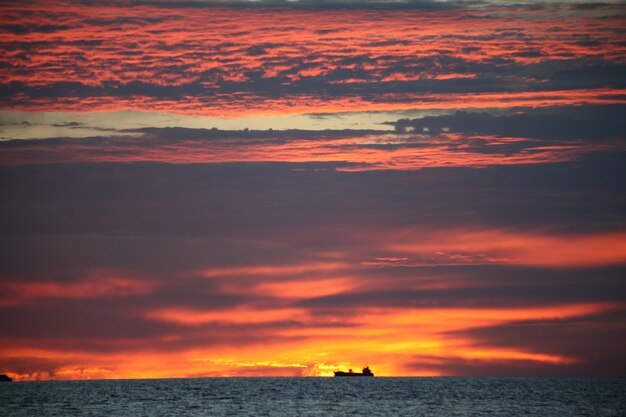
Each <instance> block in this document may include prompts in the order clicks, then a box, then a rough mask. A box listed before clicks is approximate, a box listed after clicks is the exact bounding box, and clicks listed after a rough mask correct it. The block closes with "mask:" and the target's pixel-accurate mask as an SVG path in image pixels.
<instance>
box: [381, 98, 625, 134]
mask: <svg viewBox="0 0 626 417" xmlns="http://www.w3.org/2000/svg"><path fill="white" fill-rule="evenodd" d="M625 111H626V106H624V105H612V106H597V107H595V106H586V107H585V108H582V109H581V108H560V109H559V108H550V109H548V110H545V109H544V110H526V111H519V112H518V113H516V114H508V115H501V116H494V115H492V114H489V113H487V112H480V113H478V112H476V113H471V112H466V111H457V112H456V113H454V114H452V115H445V116H434V117H424V118H421V119H413V120H409V119H401V120H398V121H396V122H392V123H391V124H393V126H394V127H395V128H396V130H397V131H400V132H404V131H407V130H415V131H417V132H428V133H430V134H434V135H436V134H438V133H441V132H442V131H445V132H455V133H463V134H466V135H498V136H513V137H519V138H532V139H544V140H547V141H551V140H572V139H578V140H585V141H588V142H589V143H594V142H597V141H600V140H605V139H611V140H620V141H623V140H624V139H626V137H625V134H624V132H626V121H625V120H624V117H623V115H624V112H625Z"/></svg>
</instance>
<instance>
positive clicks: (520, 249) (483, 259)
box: [389, 229, 626, 268]
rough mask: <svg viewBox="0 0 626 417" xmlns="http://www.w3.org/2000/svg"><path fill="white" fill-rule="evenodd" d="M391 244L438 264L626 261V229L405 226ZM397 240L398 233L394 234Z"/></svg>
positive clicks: (599, 263) (401, 251) (567, 264)
mask: <svg viewBox="0 0 626 417" xmlns="http://www.w3.org/2000/svg"><path fill="white" fill-rule="evenodd" d="M396 238H397V240H395V243H391V244H390V245H389V249H390V250H391V251H392V252H394V253H398V254H403V255H405V256H408V255H413V256H414V257H416V258H418V259H422V260H426V261H427V262H432V263H433V264H437V263H441V264H446V263H450V264H456V263H465V262H467V263H502V264H515V265H535V266H545V267H557V268H576V267H583V266H602V265H617V264H623V263H625V262H626V232H624V231H616V232H605V233H596V234H583V235H569V236H568V235H549V234H543V233H529V232H518V231H507V230H498V229H488V230H479V229H478V230H446V231H437V232H429V231H419V230H415V231H406V232H400V233H399V235H397V236H396ZM391 241H392V242H393V241H394V240H393V238H392V239H391Z"/></svg>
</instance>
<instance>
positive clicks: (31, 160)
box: [0, 0, 626, 381]
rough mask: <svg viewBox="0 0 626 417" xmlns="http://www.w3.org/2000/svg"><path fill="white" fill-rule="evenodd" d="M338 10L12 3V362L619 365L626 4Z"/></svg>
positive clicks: (7, 323)
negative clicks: (625, 28)
mask: <svg viewBox="0 0 626 417" xmlns="http://www.w3.org/2000/svg"><path fill="white" fill-rule="evenodd" d="M322 3H323V4H322ZM322 3H320V4H317V3H315V2H313V3H311V2H309V1H305V0H302V1H296V2H284V3H283V2H269V1H268V0H260V1H259V2H246V1H244V2H231V1H219V2H218V1H212V0H198V1H189V2H169V1H160V0H146V1H138V0H137V1H135V0H131V1H124V2H111V3H110V4H109V3H107V2H91V1H82V0H80V1H73V2H67V1H65V0H58V1H57V0H55V1H43V0H42V1H29V2H20V1H9V2H3V3H2V4H1V5H0V34H1V40H0V50H1V51H2V53H1V54H0V96H1V98H2V100H0V171H1V173H0V190H2V194H3V197H2V200H1V202H0V230H1V236H2V238H1V239H0V245H1V246H0V253H2V255H0V256H1V258H2V259H1V261H0V341H1V342H2V343H1V344H0V373H4V374H7V375H9V376H10V377H12V378H14V379H15V380H19V381H27V380H48V379H51V380H65V379H110V378H177V377H222V376H226V377H231V376H244V377H245V376H321V377H327V376H332V375H333V371H336V370H347V369H355V370H358V369H361V368H362V367H364V366H366V365H369V366H371V368H372V370H373V371H374V372H375V374H376V376H382V377H391V376H448V375H468V376H474V375H480V376H483V375H490V376H575V377H587V376H618V377H623V376H625V375H626V361H625V360H624V358H625V357H626V355H625V353H626V319H625V317H626V315H625V314H626V281H625V277H626V212H625V207H626V205H625V200H624V197H625V196H626V187H625V183H624V180H623V179H624V178H626V163H625V162H626V161H625V155H626V123H625V120H626V118H625V117H624V116H625V111H626V78H625V77H624V74H626V37H625V34H624V27H626V6H624V5H623V4H621V3H618V2H610V1H609V2H607V3H600V2H595V1H591V2H589V3H586V2H585V3H583V2H576V1H562V2H556V1H555V2H533V1H530V0H529V1H528V2H521V3H522V4H512V3H509V2H496V1H490V0H485V1H484V2H452V1H447V0H441V1H427V0H424V1H421V0H420V1H406V2H404V1H391V2H377V1H361V0H359V1H345V2H344V1H342V0H331V1H328V2H322Z"/></svg>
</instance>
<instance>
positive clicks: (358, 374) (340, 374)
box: [335, 372, 374, 377]
mask: <svg viewBox="0 0 626 417" xmlns="http://www.w3.org/2000/svg"><path fill="white" fill-rule="evenodd" d="M335 376H336V377H344V376H345V377H373V376H374V374H363V373H361V372H335Z"/></svg>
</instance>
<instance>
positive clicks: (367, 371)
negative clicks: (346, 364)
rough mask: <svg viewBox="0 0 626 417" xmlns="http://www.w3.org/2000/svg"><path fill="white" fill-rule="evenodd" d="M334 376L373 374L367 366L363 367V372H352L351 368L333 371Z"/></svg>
mask: <svg viewBox="0 0 626 417" xmlns="http://www.w3.org/2000/svg"><path fill="white" fill-rule="evenodd" d="M335 376H374V374H373V373H372V371H371V370H370V368H369V366H366V367H365V368H363V372H354V371H352V369H350V370H348V372H343V371H335Z"/></svg>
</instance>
